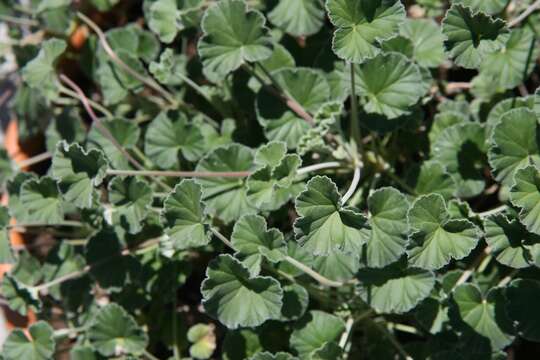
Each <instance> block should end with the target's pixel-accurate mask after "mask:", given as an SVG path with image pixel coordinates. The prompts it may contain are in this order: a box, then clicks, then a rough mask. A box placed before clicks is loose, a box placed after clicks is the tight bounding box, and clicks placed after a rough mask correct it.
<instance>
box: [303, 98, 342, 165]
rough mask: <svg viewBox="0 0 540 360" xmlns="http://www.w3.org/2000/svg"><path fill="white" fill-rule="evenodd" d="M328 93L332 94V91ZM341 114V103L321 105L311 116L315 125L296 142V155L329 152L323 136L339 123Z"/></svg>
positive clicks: (331, 102)
mask: <svg viewBox="0 0 540 360" xmlns="http://www.w3.org/2000/svg"><path fill="white" fill-rule="evenodd" d="M330 92H331V93H333V91H332V89H331V91H330ZM342 112H343V103H341V102H337V101H330V102H327V103H325V104H324V105H322V106H321V107H320V108H319V110H318V111H317V112H316V113H315V115H314V116H313V122H314V123H315V125H314V126H313V127H312V128H310V129H309V130H308V131H307V132H306V133H305V135H303V136H302V137H301V138H300V140H298V146H297V152H298V154H299V155H305V154H306V153H308V152H310V151H321V152H323V151H325V152H329V151H331V148H330V146H328V145H327V144H326V142H325V135H327V134H328V133H329V131H330V129H331V127H332V126H334V125H335V124H336V123H337V122H338V121H339V117H340V116H341V113H342Z"/></svg>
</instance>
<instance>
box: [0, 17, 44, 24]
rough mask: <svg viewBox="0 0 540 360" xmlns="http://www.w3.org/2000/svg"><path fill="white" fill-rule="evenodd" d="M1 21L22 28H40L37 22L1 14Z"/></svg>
mask: <svg viewBox="0 0 540 360" xmlns="http://www.w3.org/2000/svg"><path fill="white" fill-rule="evenodd" d="M0 21H5V22H7V23H10V24H14V25H21V26H39V22H38V21H36V20H31V19H25V18H19V17H14V16H9V15H2V14H0Z"/></svg>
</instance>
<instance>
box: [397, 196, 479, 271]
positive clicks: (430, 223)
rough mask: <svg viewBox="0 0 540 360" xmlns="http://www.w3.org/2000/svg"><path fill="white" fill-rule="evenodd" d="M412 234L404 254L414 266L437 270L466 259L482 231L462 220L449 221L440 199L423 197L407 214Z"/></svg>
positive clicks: (440, 197) (443, 203) (439, 197)
mask: <svg viewBox="0 0 540 360" xmlns="http://www.w3.org/2000/svg"><path fill="white" fill-rule="evenodd" d="M408 219H409V226H410V227H411V229H412V230H413V231H414V232H413V234H412V235H411V238H410V246H409V249H408V250H407V254H408V256H409V261H410V262H411V264H412V265H413V266H416V267H420V268H423V269H428V270H437V269H439V268H441V267H443V266H445V265H446V264H448V263H449V262H450V260H451V259H455V260H459V259H462V258H464V257H465V256H467V255H469V253H470V252H471V251H472V250H473V249H474V248H475V247H476V244H477V243H478V240H479V239H480V237H481V231H480V230H479V229H478V228H477V227H476V226H475V225H474V224H473V223H472V222H470V221H469V220H466V219H465V218H450V214H449V213H448V210H447V208H446V204H445V201H444V199H443V197H442V196H440V195H437V194H431V195H424V196H421V197H419V198H418V199H416V200H415V202H414V203H413V204H412V206H411V208H410V210H409V213H408Z"/></svg>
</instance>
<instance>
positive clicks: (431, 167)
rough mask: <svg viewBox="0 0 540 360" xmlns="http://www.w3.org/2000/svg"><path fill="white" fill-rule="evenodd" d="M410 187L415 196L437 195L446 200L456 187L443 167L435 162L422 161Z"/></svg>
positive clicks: (454, 191)
mask: <svg viewBox="0 0 540 360" xmlns="http://www.w3.org/2000/svg"><path fill="white" fill-rule="evenodd" d="M412 187H413V188H414V190H415V192H416V194H418V195H427V194H431V193H435V194H439V195H441V196H442V197H443V198H445V199H446V200H449V199H451V198H452V197H453V196H454V195H455V194H456V192H457V185H456V182H455V181H454V179H453V178H452V176H451V175H450V174H449V173H448V172H447V171H446V169H445V168H444V166H443V165H442V164H441V163H439V162H437V161H424V162H423V163H422V165H421V166H420V168H419V169H418V172H417V173H415V174H414V178H413V180H412Z"/></svg>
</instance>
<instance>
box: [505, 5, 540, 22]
mask: <svg viewBox="0 0 540 360" xmlns="http://www.w3.org/2000/svg"><path fill="white" fill-rule="evenodd" d="M539 8H540V0H537V1H535V2H534V3H532V4H531V5H530V6H529V7H528V8H527V9H525V11H523V12H522V13H521V14H520V15H519V16H518V17H517V18H515V19H514V20H511V21H509V22H508V27H514V26H516V25H519V24H520V23H521V22H522V21H523V20H525V19H527V18H528V17H529V15H531V14H532V13H533V12H534V11H536V10H538V9H539Z"/></svg>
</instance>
